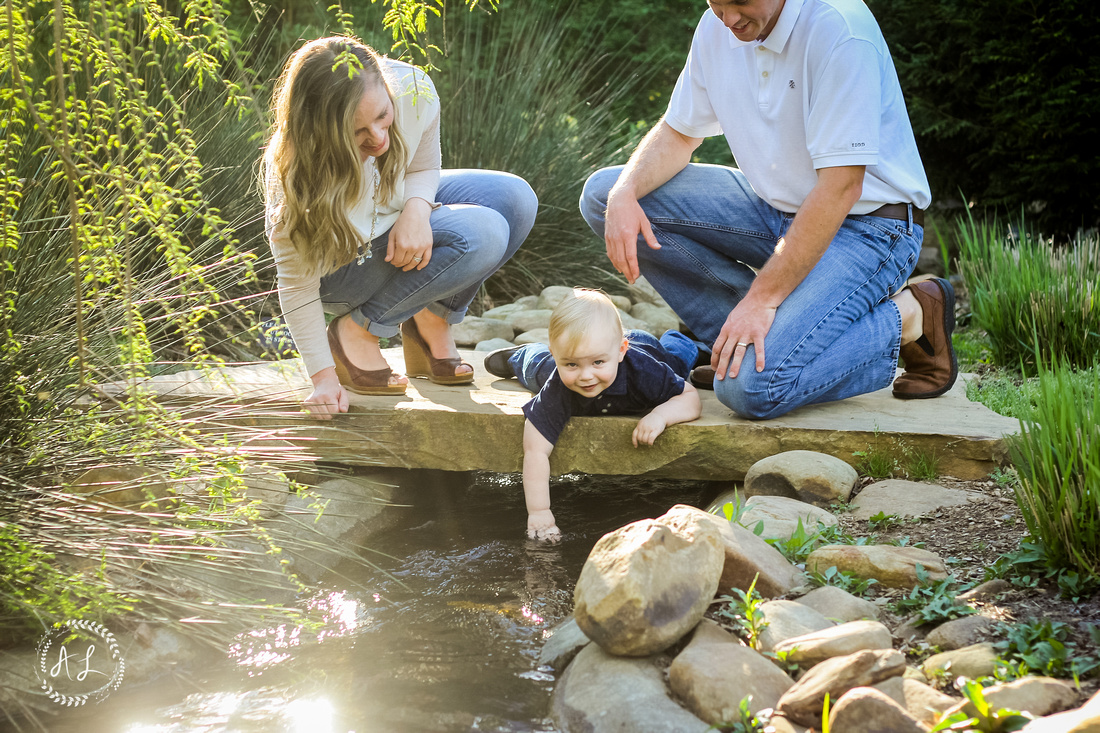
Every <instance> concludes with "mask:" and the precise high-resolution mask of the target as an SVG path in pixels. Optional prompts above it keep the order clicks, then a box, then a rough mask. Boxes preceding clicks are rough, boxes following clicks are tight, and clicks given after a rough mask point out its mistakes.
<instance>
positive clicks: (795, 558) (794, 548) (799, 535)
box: [767, 517, 824, 563]
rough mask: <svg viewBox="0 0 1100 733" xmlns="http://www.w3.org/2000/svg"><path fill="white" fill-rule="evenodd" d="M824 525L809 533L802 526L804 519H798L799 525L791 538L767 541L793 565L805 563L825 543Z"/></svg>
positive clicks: (819, 525)
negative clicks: (822, 532)
mask: <svg viewBox="0 0 1100 733" xmlns="http://www.w3.org/2000/svg"><path fill="white" fill-rule="evenodd" d="M822 528H823V525H821V524H818V531H816V532H808V531H807V530H806V528H805V527H803V526H802V517H799V518H798V524H797V525H796V526H795V529H794V532H792V533H791V536H790V537H788V538H786V539H783V538H781V537H780V538H775V539H769V540H767V542H768V544H770V545H771V546H772V547H774V548H775V549H777V550H779V551H780V552H781V553H783V557H785V558H787V560H788V561H790V562H792V563H800V562H805V560H806V558H807V556H809V554H810V553H811V552H813V551H814V550H816V549H817V548H818V547H820V546H821V545H822V544H824V543H823V541H822V539H821V531H820V530H821V529H822Z"/></svg>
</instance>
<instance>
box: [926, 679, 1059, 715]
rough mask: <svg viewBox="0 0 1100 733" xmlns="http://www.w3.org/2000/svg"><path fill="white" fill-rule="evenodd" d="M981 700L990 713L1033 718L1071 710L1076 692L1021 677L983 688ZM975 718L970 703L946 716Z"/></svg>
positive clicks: (1050, 682) (1047, 681) (1049, 681)
mask: <svg viewBox="0 0 1100 733" xmlns="http://www.w3.org/2000/svg"><path fill="white" fill-rule="evenodd" d="M984 695H985V700H986V702H988V703H989V705H990V707H992V708H993V709H994V710H997V709H999V708H1010V709H1012V710H1019V711H1020V712H1024V713H1031V714H1032V715H1034V716H1035V717H1039V716H1042V715H1050V714H1051V713H1058V712H1061V711H1063V710H1067V709H1069V708H1071V707H1073V704H1074V703H1076V702H1077V697H1078V695H1077V690H1075V689H1073V685H1071V684H1069V683H1068V682H1063V681H1062V680H1056V679H1052V678H1050V677H1024V678H1022V679H1018V680H1015V681H1014V682H1008V683H1006V684H1002V685H993V686H992V687H987V688H985V692H984ZM960 710H961V711H963V712H964V713H966V714H967V715H975V714H976V713H977V711H976V710H975V709H974V703H972V702H970V701H969V700H963V701H962V702H960V703H958V704H957V705H955V706H954V707H952V708H951V709H950V710H948V711H947V714H948V715H951V714H952V713H955V712H957V711H960Z"/></svg>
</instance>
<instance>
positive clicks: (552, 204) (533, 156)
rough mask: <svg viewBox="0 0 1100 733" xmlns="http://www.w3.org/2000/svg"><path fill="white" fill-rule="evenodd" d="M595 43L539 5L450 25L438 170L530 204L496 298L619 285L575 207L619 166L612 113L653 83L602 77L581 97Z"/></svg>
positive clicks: (623, 129)
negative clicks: (478, 171) (534, 198)
mask: <svg viewBox="0 0 1100 733" xmlns="http://www.w3.org/2000/svg"><path fill="white" fill-rule="evenodd" d="M601 32H602V30H601V29H600V28H592V29H589V32H588V33H586V34H584V35H580V36H570V35H568V34H567V33H566V31H565V30H564V28H563V26H562V24H561V22H560V20H559V19H558V18H557V17H556V14H555V8H553V7H550V6H548V5H545V4H542V3H531V4H527V5H525V6H524V7H523V8H516V9H515V10H514V11H513V12H507V10H506V11H505V12H504V13H503V14H502V15H500V16H499V17H497V18H487V17H485V16H484V15H483V14H478V13H463V14H453V15H451V16H450V17H449V18H448V28H447V34H448V42H447V45H446V50H447V52H448V56H447V58H446V60H445V62H443V63H441V67H440V69H439V70H438V71H435V72H433V78H434V79H435V81H436V84H437V88H438V91H439V95H440V102H441V105H442V115H443V117H442V120H441V124H442V129H441V136H442V140H441V142H442V146H443V165H444V167H446V168H488V169H494V170H503V171H508V172H511V173H515V174H516V175H518V176H521V177H522V178H524V179H526V180H527V181H528V182H529V183H530V184H531V186H532V188H534V190H535V193H536V194H538V197H539V211H538V217H537V218H536V220H535V227H534V230H533V231H532V232H531V235H530V236H529V237H528V238H527V241H526V242H525V243H524V245H523V247H521V248H520V250H519V252H518V253H517V254H516V255H515V256H514V257H513V258H512V260H511V261H510V262H508V263H507V264H506V265H505V266H504V267H503V269H502V270H501V271H500V273H498V274H497V275H496V276H495V277H494V278H493V279H492V280H490V281H489V283H488V286H489V289H490V292H491V293H492V294H494V295H497V296H505V297H514V296H517V295H527V294H529V293H531V292H538V290H540V289H541V288H542V287H543V286H545V285H551V284H565V285H580V284H583V285H590V286H607V285H610V284H613V283H614V282H616V281H617V278H616V277H615V273H614V271H613V270H612V269H611V267H610V266H609V264H608V262H607V257H606V255H605V254H604V244H603V242H602V240H600V239H599V238H597V237H596V236H595V235H593V234H592V231H591V229H589V228H588V225H587V224H585V222H584V219H582V218H581V215H580V212H579V209H578V200H579V198H580V193H581V188H582V187H583V185H584V181H585V180H586V179H587V178H588V176H589V175H590V174H591V173H592V172H594V171H595V170H597V169H598V168H601V167H603V166H606V165H611V164H612V163H621V162H625V160H626V157H627V156H628V155H629V148H628V145H629V143H630V142H631V140H630V136H629V134H628V126H627V125H626V124H625V123H623V122H621V121H620V120H618V119H616V118H615V116H614V112H613V110H614V105H615V102H616V101H617V100H620V99H621V98H622V97H623V95H629V94H631V93H632V92H633V91H634V90H639V89H642V88H644V86H643V85H644V82H645V79H646V78H647V76H648V75H649V74H650V73H651V72H650V71H648V70H646V69H644V68H642V69H633V72H634V76H633V78H630V77H628V76H627V75H626V74H625V73H620V72H619V71H617V70H616V69H603V70H602V74H603V77H604V79H605V82H606V83H605V84H604V86H603V87H602V88H601V89H599V90H597V91H595V92H590V91H589V92H586V91H585V86H584V84H585V80H586V79H588V78H591V77H592V76H593V70H594V69H595V68H597V67H599V65H600V64H601V59H600V57H599V55H598V54H597V53H596V49H597V48H598V42H599V37H600V34H601ZM619 282H621V281H619Z"/></svg>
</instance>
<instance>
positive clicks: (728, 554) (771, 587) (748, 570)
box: [707, 514, 809, 598]
mask: <svg viewBox="0 0 1100 733" xmlns="http://www.w3.org/2000/svg"><path fill="white" fill-rule="evenodd" d="M707 516H710V517H713V522H714V523H715V526H717V527H719V528H720V532H721V537H722V546H723V549H724V552H725V563H724V565H723V568H722V578H721V583H720V585H719V588H720V589H721V590H722V592H723V593H727V592H729V590H730V589H731V588H740V589H741V590H745V591H747V590H748V589H749V586H750V585H752V583H753V581H754V580H755V581H756V592H757V593H759V594H760V595H761V596H763V597H764V598H774V597H775V596H781V595H785V594H787V593H790V592H791V591H792V590H794V589H795V588H799V587H802V586H804V585H806V584H807V583H808V582H809V579H808V578H807V577H806V574H805V573H803V572H802V571H801V570H799V569H798V568H796V567H795V566H794V565H792V564H791V563H790V562H788V561H787V558H785V557H783V553H781V552H780V551H779V550H777V549H775V548H774V547H772V546H771V545H770V544H768V543H767V542H766V541H765V540H763V539H762V538H760V537H757V536H756V535H754V534H753V533H752V532H750V531H749V530H747V529H745V528H744V527H742V526H740V525H738V524H731V523H730V522H727V521H726V520H724V519H722V518H720V517H715V516H714V515H713V514H709V515H707Z"/></svg>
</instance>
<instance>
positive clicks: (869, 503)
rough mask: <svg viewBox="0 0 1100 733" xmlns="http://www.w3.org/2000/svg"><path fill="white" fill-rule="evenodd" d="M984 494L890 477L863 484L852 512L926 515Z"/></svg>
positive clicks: (865, 516)
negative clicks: (866, 484) (867, 484)
mask: <svg viewBox="0 0 1100 733" xmlns="http://www.w3.org/2000/svg"><path fill="white" fill-rule="evenodd" d="M984 498H985V497H984V495H983V494H980V493H978V492H976V491H963V490H961V489H949V488H946V487H943V486H940V485H938V484H927V483H920V482H917V481H903V480H901V479H888V480H886V481H879V482H877V483H874V484H871V485H870V486H864V487H863V490H862V491H860V492H859V496H857V497H856V498H855V499H854V500H853V501H852V516H854V517H855V518H856V519H870V518H871V517H873V516H875V515H877V514H879V513H880V512H881V513H882V514H892V515H894V516H896V517H923V516H924V515H926V514H931V513H932V512H934V511H936V510H937V509H941V508H943V507H950V506H961V505H964V504H969V503H970V502H973V501H978V500H982V499H984Z"/></svg>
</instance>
